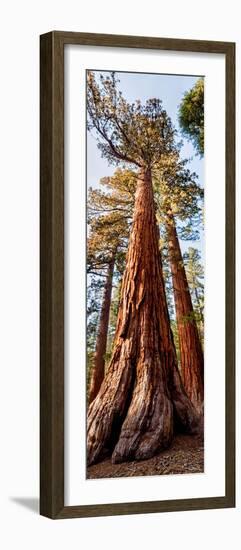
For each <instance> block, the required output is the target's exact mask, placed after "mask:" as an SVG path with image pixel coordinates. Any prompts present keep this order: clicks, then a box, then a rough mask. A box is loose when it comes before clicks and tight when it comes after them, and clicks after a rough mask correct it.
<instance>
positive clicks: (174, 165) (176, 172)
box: [153, 150, 204, 239]
mask: <svg viewBox="0 0 241 550" xmlns="http://www.w3.org/2000/svg"><path fill="white" fill-rule="evenodd" d="M187 163H188V160H183V159H181V158H180V155H179V151H178V150H176V151H174V152H173V153H172V154H169V155H166V156H163V157H162V158H161V159H160V162H159V164H158V165H157V166H156V168H155V170H154V173H153V183H154V193H155V201H156V203H157V206H158V209H157V217H158V221H159V222H160V223H164V224H165V221H166V220H167V218H168V216H169V215H170V214H171V215H173V216H174V217H175V218H176V220H177V221H178V222H179V223H180V226H179V231H180V236H181V238H182V239H195V238H197V237H198V231H197V228H199V227H200V221H201V215H202V202H203V201H202V199H203V195H204V191H203V189H202V188H201V186H200V185H199V182H198V177H197V175H196V174H195V172H193V173H192V172H190V170H189V169H188V168H187V166H186V165H187Z"/></svg>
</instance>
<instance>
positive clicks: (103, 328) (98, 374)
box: [89, 253, 115, 404]
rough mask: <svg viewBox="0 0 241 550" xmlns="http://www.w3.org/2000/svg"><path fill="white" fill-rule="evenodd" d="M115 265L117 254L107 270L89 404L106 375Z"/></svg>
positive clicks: (112, 258) (113, 256)
mask: <svg viewBox="0 0 241 550" xmlns="http://www.w3.org/2000/svg"><path fill="white" fill-rule="evenodd" d="M114 265H115V253H113V255H112V257H111V259H110V262H109V264H108V268H107V276H106V283H105V287H104V293H103V301H102V307H101V312H100V320H99V326H98V332H97V337H96V346H95V353H94V361H93V367H92V373H91V381H90V390H89V404H90V403H91V402H92V401H93V400H94V399H95V397H96V395H97V393H98V391H99V389H100V386H101V384H102V381H103V378H104V375H105V354H106V346H107V336H108V325H109V316H110V304H111V293H112V282H113V273H114Z"/></svg>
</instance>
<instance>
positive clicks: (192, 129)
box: [179, 78, 204, 156]
mask: <svg viewBox="0 0 241 550" xmlns="http://www.w3.org/2000/svg"><path fill="white" fill-rule="evenodd" d="M179 124H180V126H181V129H182V131H183V134H184V136H185V137H187V138H188V139H191V140H192V142H193V145H194V147H195V148H196V151H197V152H198V153H199V154H200V155H201V156H202V155H203V154H204V79H203V78H199V79H198V80H197V82H196V83H195V84H194V86H193V88H191V90H189V91H188V92H186V93H185V95H184V97H183V99H182V102H181V104H180V107H179Z"/></svg>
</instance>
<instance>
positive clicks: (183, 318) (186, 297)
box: [155, 152, 204, 410]
mask: <svg viewBox="0 0 241 550" xmlns="http://www.w3.org/2000/svg"><path fill="white" fill-rule="evenodd" d="M185 164H186V162H185V161H183V160H180V158H179V156H178V152H175V153H173V154H172V155H169V157H168V158H167V159H165V158H164V159H163V161H161V162H160V164H159V167H158V169H157V170H156V178H155V180H156V186H157V187H159V194H158V196H159V216H160V219H161V221H162V222H163V224H164V226H165V229H166V236H167V248H168V256H169V262H170V268H171V274H172V282H173V293H174V302H175V310H176V320H177V326H178V337H179V350H180V363H181V373H182V379H183V383H184V387H185V389H186V392H187V394H188V396H189V397H190V399H191V401H192V402H193V403H194V405H195V407H196V408H197V409H198V410H201V409H202V406H203V397H204V359H203V350H202V345H201V341H200V335H199V332H198V327H197V322H196V316H195V312H194V309H193V304H192V299H191V293H190V290H189V285H188V280H187V275H186V271H185V266H184V262H183V257H182V252H181V247H180V243H179V238H178V233H177V223H176V219H178V220H179V222H181V228H180V231H181V234H182V236H183V237H184V238H185V239H187V238H192V239H193V238H195V236H196V234H195V225H197V223H198V221H199V217H200V204H199V203H200V197H201V196H202V193H203V191H202V189H201V188H200V187H199V185H198V184H197V183H196V177H195V174H191V173H190V171H189V170H188V169H187V168H186V166H185Z"/></svg>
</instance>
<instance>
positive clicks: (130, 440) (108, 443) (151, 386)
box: [87, 170, 199, 464]
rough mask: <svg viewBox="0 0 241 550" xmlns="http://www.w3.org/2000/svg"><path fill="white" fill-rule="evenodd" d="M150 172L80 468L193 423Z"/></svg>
mask: <svg viewBox="0 0 241 550" xmlns="http://www.w3.org/2000/svg"><path fill="white" fill-rule="evenodd" d="M158 245H159V243H158V231H157V225H156V218H155V211H154V200H153V190H152V182H151V172H150V170H141V171H140V174H139V178H138V182H137V190H136V198H135V207H134V216H133V225H132V230H131V235H130V242H129V248H128V254H127V265H126V269H125V273H124V277H123V285H122V292H121V301H120V307H119V313H118V319H117V331H116V337H115V343H114V350H113V354H112V359H111V362H110V365H109V368H108V371H107V373H106V376H105V378H104V380H103V383H102V385H101V388H100V391H99V393H98V395H97V397H96V399H95V400H94V401H93V402H92V403H91V405H90V407H89V411H88V425H87V454H88V464H92V463H94V462H97V461H99V460H101V459H102V458H103V457H104V456H105V455H106V454H107V453H108V454H109V453H112V460H113V462H121V461H125V460H130V459H137V460H138V459H144V458H149V457H151V456H153V455H154V454H155V453H156V452H157V451H159V450H160V449H162V448H165V447H167V446H168V445H170V443H171V440H172V437H173V430H174V421H175V423H176V424H177V425H178V426H179V427H181V428H182V429H183V430H185V431H188V432H194V431H196V430H197V429H198V426H199V418H198V414H197V412H196V410H195V407H194V406H193V405H192V403H191V401H190V400H189V398H188V397H187V395H186V392H185V390H184V388H183V385H182V382H181V378H180V375H179V372H178V368H177V359H176V353H175V348H174V344H173V338H172V333H171V329H170V320H169V316H168V310H167V303H166V296H165V290H164V280H163V274H162V267H161V262H160V254H159V246H158Z"/></svg>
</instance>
